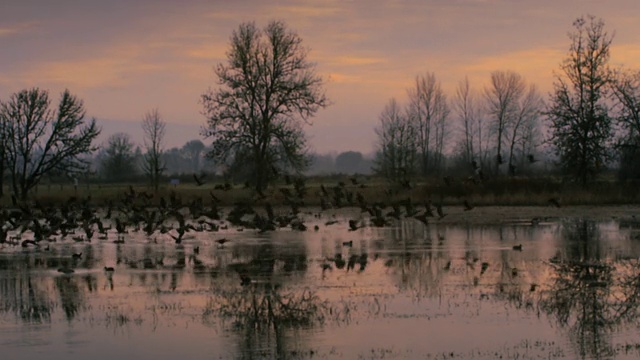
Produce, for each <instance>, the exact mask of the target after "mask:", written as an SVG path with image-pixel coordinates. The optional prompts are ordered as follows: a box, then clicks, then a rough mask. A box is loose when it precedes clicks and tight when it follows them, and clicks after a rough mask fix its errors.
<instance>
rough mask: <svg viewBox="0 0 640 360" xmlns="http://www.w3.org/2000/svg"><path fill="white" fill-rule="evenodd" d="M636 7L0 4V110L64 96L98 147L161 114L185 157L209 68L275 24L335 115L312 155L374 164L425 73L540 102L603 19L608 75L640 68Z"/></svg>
mask: <svg viewBox="0 0 640 360" xmlns="http://www.w3.org/2000/svg"><path fill="white" fill-rule="evenodd" d="M638 6H639V5H638V2H637V0H610V1H601V0H554V1H550V0H539V1H528V0H405V1H401V0H390V1H383V0H367V1H365V0H361V1H358V0H351V1H349V0H335V1H332V0H327V1H319V0H315V1H297V0H282V1H258V0H251V1H243V0H238V1H216V0H214V1H211V0H210V1H200V0H196V1H190V0H185V1H179V2H178V1H167V0H160V1H155V0H154V1H152V0H140V1H128V0H113V1H102V0H59V1H48V0H21V1H17V0H16V1H3V2H2V4H0V49H1V54H2V55H0V99H3V100H5V99H7V98H8V97H9V96H10V94H12V93H14V92H17V91H20V90H21V89H24V88H29V87H40V88H44V89H48V90H50V91H51V92H52V93H53V94H58V93H60V92H61V91H63V90H64V89H65V88H68V89H69V90H70V91H71V92H72V93H74V94H76V95H78V96H79V97H80V98H82V99H83V100H84V101H85V105H86V108H87V111H88V114H89V115H90V116H94V117H96V118H97V119H98V121H99V122H100V121H103V122H104V124H105V126H104V128H105V135H108V132H109V133H112V132H115V131H118V130H124V131H127V132H131V133H132V134H134V135H135V134H138V133H137V132H136V131H135V128H137V127H139V122H140V120H141V118H142V116H143V115H144V113H145V112H147V111H148V110H150V109H152V108H155V107H157V108H158V109H159V111H160V113H161V114H162V115H163V116H164V119H165V120H166V121H167V122H169V123H176V124H180V125H184V126H178V125H175V126H173V127H172V128H171V133H170V134H169V135H168V137H167V145H168V146H180V145H182V144H183V143H184V142H186V141H187V140H189V139H192V138H198V137H199V134H198V128H199V126H201V125H204V123H205V118H204V117H203V116H202V115H201V113H200V112H201V109H202V107H201V106H200V105H199V103H198V99H199V96H200V95H201V94H202V93H203V92H204V91H205V90H206V89H207V88H209V87H210V86H215V85H216V79H215V78H214V74H213V71H212V69H213V67H214V65H215V64H216V63H218V62H221V61H225V52H226V51H227V48H228V44H229V37H230V35H231V32H232V31H233V30H234V29H236V28H237V26H238V25H239V24H240V23H241V22H244V21H256V23H257V24H258V25H259V26H262V25H264V24H266V23H267V22H268V21H269V20H272V19H278V20H284V21H285V22H286V23H287V24H288V25H289V26H290V27H291V28H292V29H294V30H295V31H297V32H298V34H299V35H300V36H301V37H302V38H303V40H304V44H305V45H306V46H307V47H308V48H309V49H310V50H311V51H310V53H309V60H311V61H313V62H316V63H317V72H318V73H319V74H320V75H322V76H323V77H324V78H325V79H326V91H327V95H328V96H329V97H330V98H331V100H332V101H333V103H334V104H333V105H332V106H331V107H330V108H327V109H325V110H323V111H321V112H320V113H318V115H317V116H316V118H315V119H314V125H313V126H311V127H309V128H308V133H309V135H310V136H311V145H312V147H313V148H314V149H315V150H316V151H319V152H328V151H337V152H340V151H345V150H358V151H363V152H370V151H372V149H373V144H374V141H375V134H374V132H373V129H374V128H375V127H376V126H377V124H378V115H379V113H380V111H381V110H382V108H383V107H384V105H385V104H386V102H387V101H388V100H389V99H390V98H391V97H396V98H398V100H400V101H403V100H404V98H405V96H406V89H407V88H408V87H409V86H411V84H412V82H413V79H414V78H415V76H416V75H418V74H424V73H426V72H434V73H435V74H436V77H437V78H438V79H439V80H440V81H442V83H443V87H444V89H445V91H446V92H447V93H449V94H452V93H453V91H454V89H455V86H456V84H457V82H458V81H460V80H462V79H463V78H464V77H465V76H468V77H469V79H470V81H471V84H472V86H473V87H474V88H476V89H477V90H481V89H482V87H483V86H484V83H485V82H486V80H487V79H488V78H489V74H490V73H491V72H492V71H494V70H513V71H517V72H519V73H521V74H522V75H523V76H524V77H525V78H526V79H527V80H528V81H529V82H532V83H535V84H537V85H538V87H539V88H540V89H541V90H542V91H544V92H545V93H546V92H547V91H548V90H549V89H550V88H551V84H552V81H553V71H554V70H557V69H558V65H559V63H560V62H561V61H562V59H563V57H564V56H565V54H566V52H567V49H568V46H569V40H568V38H567V33H568V32H569V31H570V30H571V23H572V22H573V20H574V19H575V18H576V17H578V16H580V15H584V14H593V15H596V16H597V17H601V18H603V19H604V21H605V23H606V28H607V30H609V31H610V32H612V33H615V38H614V42H613V47H612V59H611V62H612V64H613V65H619V64H624V65H625V66H627V67H632V68H638V67H640V23H639V22H638V18H637V9H638ZM108 120H118V122H117V125H114V124H111V125H107V121H108ZM452 121H453V119H452ZM123 124H124V125H123ZM129 124H130V125H129ZM134 140H136V141H140V142H141V139H134ZM205 142H206V141H205Z"/></svg>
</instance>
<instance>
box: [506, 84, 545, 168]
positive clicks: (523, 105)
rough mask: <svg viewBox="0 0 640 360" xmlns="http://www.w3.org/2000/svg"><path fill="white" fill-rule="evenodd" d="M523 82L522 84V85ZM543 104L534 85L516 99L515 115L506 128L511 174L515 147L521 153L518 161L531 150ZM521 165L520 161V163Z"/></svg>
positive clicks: (513, 166) (513, 165)
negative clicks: (518, 148)
mask: <svg viewBox="0 0 640 360" xmlns="http://www.w3.org/2000/svg"><path fill="white" fill-rule="evenodd" d="M524 83H525V82H524V80H523V84H524ZM543 106H544V103H543V101H542V96H541V95H540V93H539V92H538V90H537V88H536V86H535V85H533V84H532V85H529V88H528V90H527V92H526V93H523V94H522V96H521V98H519V99H516V109H517V111H516V113H515V114H513V119H512V120H511V121H510V126H509V128H508V130H509V134H508V140H509V162H508V164H509V169H511V171H512V172H513V171H514V170H513V169H515V166H516V165H515V164H516V162H515V159H514V156H515V151H516V150H517V147H516V146H517V145H521V146H522V149H523V152H522V154H520V155H521V156H520V159H521V160H523V159H524V158H525V157H526V156H527V155H529V154H527V153H525V152H524V151H526V150H525V149H529V150H532V147H533V140H534V138H533V136H534V134H535V131H536V129H537V127H538V120H539V118H540V115H541V113H542V111H543ZM521 164H522V161H521Z"/></svg>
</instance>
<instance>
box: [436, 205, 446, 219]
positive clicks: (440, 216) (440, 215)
mask: <svg viewBox="0 0 640 360" xmlns="http://www.w3.org/2000/svg"><path fill="white" fill-rule="evenodd" d="M436 211H437V212H438V217H439V218H440V219H442V218H443V217H445V216H447V214H445V213H444V212H443V211H442V203H439V204H438V205H436Z"/></svg>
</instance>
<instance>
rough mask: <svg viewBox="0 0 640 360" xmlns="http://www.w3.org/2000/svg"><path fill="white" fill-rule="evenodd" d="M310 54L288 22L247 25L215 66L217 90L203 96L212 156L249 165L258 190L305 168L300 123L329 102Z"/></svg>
mask: <svg viewBox="0 0 640 360" xmlns="http://www.w3.org/2000/svg"><path fill="white" fill-rule="evenodd" d="M307 53H308V51H307V49H305V48H304V47H303V46H302V39H301V38H300V36H298V34H296V33H295V32H293V31H291V30H289V29H288V28H287V26H286V25H285V24H284V23H283V22H280V21H272V22H270V23H269V24H267V26H265V27H264V28H263V29H259V28H258V27H257V26H256V25H255V23H253V22H248V23H243V24H241V25H240V26H239V27H238V29H237V30H235V31H234V32H233V35H232V36H231V44H230V49H229V51H228V53H227V62H226V63H221V64H218V66H217V67H216V70H215V73H216V75H217V77H218V83H219V87H218V88H216V89H212V90H209V91H208V92H207V93H205V94H204V95H202V103H203V105H204V113H205V115H206V116H207V118H208V128H207V129H206V130H205V131H204V135H206V136H208V137H209V138H211V139H212V147H213V150H212V151H211V152H210V153H209V156H210V157H212V158H214V159H216V160H219V162H220V163H228V162H229V161H236V164H237V162H238V160H242V161H243V162H244V163H245V164H249V166H250V174H251V175H252V176H251V181H252V182H253V183H254V185H255V188H256V190H257V191H262V190H263V189H264V188H265V187H266V186H267V184H268V183H269V182H270V181H271V180H272V178H273V177H274V176H276V173H278V172H279V170H281V168H283V167H286V168H291V169H293V170H295V171H301V170H302V169H304V168H305V167H306V166H307V165H308V156H307V141H306V137H305V134H304V131H303V125H304V124H305V123H309V122H310V119H311V118H312V117H313V115H314V114H315V113H316V112H317V111H318V110H320V109H321V108H324V107H326V106H327V105H328V100H327V98H326V96H325V94H324V91H323V80H322V79H321V78H320V77H319V76H317V75H316V73H315V65H314V64H313V63H311V62H309V61H308V60H307Z"/></svg>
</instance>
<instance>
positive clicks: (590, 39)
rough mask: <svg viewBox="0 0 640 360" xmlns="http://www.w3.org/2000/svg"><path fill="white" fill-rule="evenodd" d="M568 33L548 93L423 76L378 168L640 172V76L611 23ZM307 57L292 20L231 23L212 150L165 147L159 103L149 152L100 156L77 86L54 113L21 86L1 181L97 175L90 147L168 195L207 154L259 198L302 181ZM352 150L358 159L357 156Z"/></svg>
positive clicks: (312, 108) (3, 131)
mask: <svg viewBox="0 0 640 360" xmlns="http://www.w3.org/2000/svg"><path fill="white" fill-rule="evenodd" d="M569 40H570V46H569V51H568V53H567V56H566V58H565V59H564V60H563V62H562V64H561V66H560V69H559V71H558V72H557V73H555V80H554V84H553V91H552V92H551V93H550V94H548V96H547V99H546V101H545V97H544V96H543V95H542V94H541V93H540V91H539V90H538V89H537V87H536V85H535V84H533V83H529V82H528V81H527V80H526V79H524V78H523V77H522V76H521V75H520V74H518V73H516V72H513V71H504V70H499V71H494V72H492V73H491V75H490V78H489V82H488V84H487V85H486V86H485V87H484V88H483V89H482V90H481V91H476V90H475V89H473V88H472V86H471V84H470V83H469V81H468V79H464V80H462V81H461V82H460V83H459V85H458V86H457V88H456V90H455V93H454V94H453V96H449V95H448V94H446V93H445V92H444V90H443V89H442V86H441V83H440V82H439V81H438V80H437V77H436V75H435V73H433V72H426V73H425V74H423V75H418V76H416V78H415V82H414V84H413V86H412V87H411V88H409V89H407V94H408V101H407V103H406V104H401V103H400V102H399V101H397V100H396V99H391V100H389V102H388V103H387V104H386V105H385V106H384V108H383V110H382V112H381V113H380V115H379V118H378V121H379V126H378V127H377V128H376V130H375V132H376V136H377V145H376V154H375V159H374V163H373V169H374V170H375V171H376V173H378V174H379V175H382V176H384V177H386V178H388V179H390V180H392V181H401V182H406V181H407V179H409V178H411V177H415V176H420V177H427V176H435V177H440V176H443V175H446V174H447V173H449V172H453V171H458V172H466V173H468V174H470V176H472V177H474V179H478V180H482V179H483V178H484V177H485V176H493V177H495V176H503V175H510V176H515V175H519V174H526V172H527V169H529V170H531V167H533V166H535V165H534V164H535V163H536V162H538V160H539V159H540V158H541V157H542V156H543V155H546V157H547V158H548V159H551V160H553V162H554V164H555V165H557V168H558V169H559V171H561V172H562V174H563V175H564V176H566V177H567V178H570V179H573V180H575V181H578V182H580V183H581V184H583V185H586V184H588V183H589V182H590V181H592V180H594V179H595V178H596V177H597V176H598V175H599V174H600V173H602V172H603V171H604V170H605V169H606V168H607V167H608V166H610V165H611V164H612V163H613V162H616V161H617V162H618V165H619V169H620V172H619V173H620V176H621V178H623V179H627V178H635V179H637V178H638V177H640V165H638V161H637V160H636V158H637V154H638V151H639V150H638V146H639V145H640V71H638V70H630V69H624V68H612V67H611V66H610V65H609V58H610V46H611V43H612V40H613V36H611V35H609V34H608V33H607V32H606V31H605V27H604V21H603V20H602V19H597V18H596V17H594V16H586V17H580V18H578V19H577V20H576V21H575V22H574V23H573V30H572V31H571V32H570V33H569ZM308 52H309V51H308V49H307V48H306V47H305V46H304V45H303V42H302V38H301V37H300V36H299V35H298V34H297V33H296V32H295V31H292V30H291V29H289V28H287V26H286V24H285V23H283V22H281V21H272V22H269V23H268V24H267V25H266V26H264V27H263V28H260V27H258V26H257V25H256V24H255V23H253V22H247V23H243V24H241V25H240V26H239V27H238V28H237V29H236V30H235V31H233V32H232V35H231V37H230V41H229V51H228V52H227V60H226V61H225V62H222V63H219V64H217V66H216V68H215V75H216V77H217V86H216V87H213V88H210V89H209V90H207V91H206V92H204V94H203V95H202V96H201V97H200V104H201V106H202V108H203V114H204V115H205V116H206V119H207V123H206V126H205V127H204V129H203V131H202V133H201V135H203V136H205V137H206V138H207V139H208V140H209V141H210V144H211V145H210V146H209V147H207V146H205V145H204V143H202V142H200V141H199V140H196V141H194V142H189V143H187V144H185V146H184V147H183V148H182V149H170V150H166V149H165V147H164V142H163V141H164V137H165V135H166V134H165V122H164V120H163V119H162V117H161V116H160V114H159V111H158V110H157V109H154V110H151V111H149V112H148V113H147V114H145V115H144V117H143V119H142V122H141V126H142V128H143V130H144V141H143V146H142V148H140V147H136V146H135V145H134V144H133V142H132V141H131V139H130V138H129V137H128V135H126V134H115V135H113V136H111V137H110V138H109V139H108V140H107V143H106V144H105V145H104V146H103V147H102V149H101V150H100V151H97V150H98V147H97V146H96V145H95V144H94V142H95V140H96V138H97V137H98V135H99V133H100V128H99V127H98V126H97V124H96V120H95V119H87V118H86V115H85V109H84V105H83V102H82V101H81V100H80V99H78V98H77V97H75V96H74V95H72V94H71V93H70V92H69V91H68V90H65V91H64V92H63V93H62V96H61V98H60V100H59V102H58V104H57V106H56V107H53V106H51V105H52V104H51V100H50V99H49V93H48V91H44V90H40V89H37V88H33V89H28V90H23V91H20V92H18V93H15V94H13V95H12V96H11V97H10V98H9V99H8V100H6V101H0V142H2V147H1V150H0V173H1V174H2V175H3V176H1V177H0V179H2V180H1V181H2V182H3V184H2V185H4V181H5V179H6V180H8V181H9V182H10V187H11V190H12V192H13V194H14V195H16V196H19V197H21V198H23V199H26V198H27V195H28V192H29V191H30V190H31V189H33V188H34V187H35V186H36V185H37V184H38V183H39V182H41V181H42V180H43V178H45V177H60V176H68V177H74V176H77V175H78V174H82V173H86V172H87V169H89V166H90V164H91V159H92V157H91V156H90V154H93V153H96V152H97V156H96V158H97V159H99V166H100V169H101V171H102V172H103V174H104V175H105V176H107V177H113V178H114V179H115V178H117V177H118V176H125V175H130V174H135V173H136V171H138V170H140V171H141V172H142V173H143V174H144V175H145V176H146V178H147V179H148V181H149V183H150V184H151V185H152V186H153V187H154V188H155V189H157V188H158V186H159V184H160V182H161V181H163V179H165V177H166V175H167V170H168V166H169V165H170V164H171V163H172V162H177V163H182V164H189V166H192V168H191V169H192V172H193V173H194V174H195V173H196V172H197V171H198V170H200V169H201V168H200V166H201V165H205V164H204V160H203V158H202V154H206V158H207V159H209V160H210V161H211V162H209V163H207V164H206V166H210V165H213V164H215V166H216V168H217V169H218V170H221V171H224V173H225V176H227V177H232V178H234V179H237V180H244V181H245V182H247V183H248V184H250V186H252V187H253V188H254V189H255V191H256V192H257V193H259V194H261V193H262V192H263V191H264V190H265V189H266V187H267V186H268V185H270V184H271V183H273V182H274V181H275V180H277V179H279V178H281V177H283V176H284V175H288V174H295V175H302V174H304V173H305V171H307V170H308V169H309V166H310V165H311V164H312V161H315V162H316V164H317V163H318V162H322V161H323V157H322V156H318V155H315V156H314V154H312V153H311V151H310V149H309V147H308V139H307V136H306V134H305V132H304V126H305V125H309V124H311V122H312V118H313V117H314V115H315V114H316V113H317V112H318V111H320V110H321V109H323V108H325V107H327V106H329V105H330V104H331V101H330V100H329V99H328V98H327V96H326V95H325V91H324V80H323V79H322V77H320V76H319V75H317V74H316V71H315V63H313V62H311V61H309V60H308V58H307V55H308ZM341 155H343V156H342V157H343V159H342V160H345V159H347V160H348V159H350V156H351V160H354V159H355V160H358V159H356V158H358V154H356V153H355V152H352V154H347V153H344V154H341ZM361 155H362V154H360V156H361ZM134 159H137V160H135V161H133V160H134ZM325 160H326V159H325ZM337 160H338V159H337V158H336V166H337V163H338V161H337ZM362 160H363V159H362V158H360V162H362ZM94 162H95V160H94ZM348 162H349V161H347V163H348ZM136 164H137V165H138V166H136ZM352 164H353V163H352ZM350 166H351V167H350V168H349V169H348V170H351V171H353V169H354V167H353V166H354V165H350ZM358 166H360V165H358ZM365 168H366V167H365ZM0 188H2V187H0Z"/></svg>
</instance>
